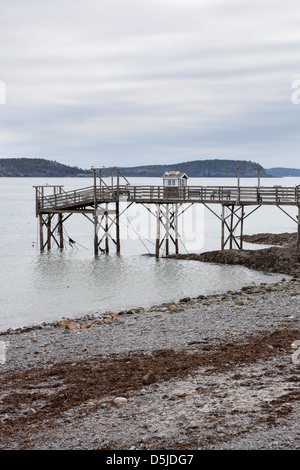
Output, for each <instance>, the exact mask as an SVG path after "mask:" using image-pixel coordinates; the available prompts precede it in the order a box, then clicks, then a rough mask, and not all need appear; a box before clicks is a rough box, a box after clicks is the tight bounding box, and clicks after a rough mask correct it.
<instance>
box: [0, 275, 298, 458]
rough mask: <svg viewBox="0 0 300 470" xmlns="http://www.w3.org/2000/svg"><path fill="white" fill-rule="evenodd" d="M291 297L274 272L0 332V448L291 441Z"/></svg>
mask: <svg viewBox="0 0 300 470" xmlns="http://www.w3.org/2000/svg"><path fill="white" fill-rule="evenodd" d="M299 296H300V279H299V278H298V277H296V276H295V277H293V278H291V279H286V277H285V276H284V275H283V277H282V279H281V281H278V282H276V283H270V284H266V283H262V284H259V285H257V284H255V285H250V286H244V287H243V288H241V289H239V290H237V291H227V292H224V293H220V294H212V295H200V296H198V297H194V298H190V297H186V298H182V299H181V300H180V301H179V302H176V303H175V302H167V303H163V304H161V305H155V306H153V307H152V308H151V309H144V308H141V307H140V308H138V309H131V310H126V311H122V312H118V313H117V312H111V313H106V314H105V315H104V316H103V318H94V319H91V318H88V317H87V316H86V317H84V318H81V319H77V320H68V319H63V320H61V321H59V322H52V323H51V324H45V325H44V326H36V327H28V328H27V327H26V328H25V329H22V330H21V329H20V330H19V331H16V330H13V331H12V332H7V333H6V334H2V335H1V336H0V341H2V342H3V344H5V346H6V350H5V353H6V360H5V361H4V362H3V361H2V363H1V364H0V368H1V376H0V382H1V393H2V400H1V401H0V449H2V450H19V449H20V450H31V449H32V450H94V449H95V450H107V449H110V450H113V449H114V450H153V449H154V450H155V449H156V450H158V449H162V450H163V449H170V450H171V449H174V450H181V449H190V450H237V449H250V450H256V449H270V450H275V449H276V450H279V449H283V450H295V449H299V448H300V432H299V411H300V409H299V404H300V392H299V386H298V385H299V375H298V374H299V362H300V351H299V348H300V346H299V344H300V332H299V321H300V314H299ZM297 342H298V343H297ZM298 351H299V354H298ZM298 356H299V357H298Z"/></svg>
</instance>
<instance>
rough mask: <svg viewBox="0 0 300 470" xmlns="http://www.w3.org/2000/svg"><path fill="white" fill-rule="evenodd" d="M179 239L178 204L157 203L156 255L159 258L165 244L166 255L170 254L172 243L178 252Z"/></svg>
mask: <svg viewBox="0 0 300 470" xmlns="http://www.w3.org/2000/svg"><path fill="white" fill-rule="evenodd" d="M178 239H179V234H178V204H156V243H155V257H156V258H159V252H160V249H161V248H162V246H163V244H164V245H165V254H166V256H168V255H169V254H170V245H171V244H173V246H174V247H175V253H176V254H178V251H179V250H178Z"/></svg>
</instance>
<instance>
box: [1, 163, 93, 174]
mask: <svg viewBox="0 0 300 470" xmlns="http://www.w3.org/2000/svg"><path fill="white" fill-rule="evenodd" d="M4 176H5V177H31V178H35V177H56V178H60V177H73V176H74V177H77V178H78V177H81V176H92V172H91V170H82V169H80V168H78V167H77V166H68V165H63V164H62V163H58V162H56V161H52V160H46V159H44V158H0V177H4Z"/></svg>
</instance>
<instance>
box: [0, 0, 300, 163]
mask: <svg viewBox="0 0 300 470" xmlns="http://www.w3.org/2000/svg"><path fill="white" fill-rule="evenodd" d="M299 16H300V12H299V8H298V5H297V2H296V0H287V1H286V2H285V3H284V4H283V3H282V2H278V1H269V0H261V1H259V2H258V1H257V0H254V1H251V2H250V1H245V2H239V1H238V0H235V1H234V0H232V1H228V0H226V1H225V0H210V1H208V0H202V1H201V2H199V1H198V0H197V1H196V0H185V2H182V1H179V0H172V1H171V0H152V1H151V2H148V1H146V0H98V1H94V0H86V1H84V2H83V1H82V0H73V1H71V0H64V1H63V2H62V1H61V0H59V1H58V0H53V1H51V2H47V3H46V2H41V1H38V0H27V1H26V2H24V1H21V0H11V1H10V2H7V4H5V5H3V6H2V12H1V17H0V80H3V81H4V82H5V85H6V103H7V104H6V105H1V104H0V124H1V131H0V155H1V156H3V157H21V156H28V157H45V158H53V159H57V160H58V161H61V162H62V163H67V164H71V165H73V164H74V165H78V166H81V167H85V168H89V167H90V166H91V165H95V164H101V165H110V164H115V165H126V166H129V165H135V164H143V163H145V164H146V163H152V162H153V163H159V162H162V163H163V162H169V163H173V162H176V161H185V160H189V159H197V158H216V157H217V158H232V157H234V158H235V157H236V158H241V159H243V158H246V159H255V160H256V161H258V162H259V163H261V164H262V165H264V166H266V167H268V166H279V165H283V164H284V165H285V166H299V164H298V154H299V132H298V122H299V113H300V105H299V106H297V105H295V104H293V103H292V101H291V95H292V88H291V87H292V81H293V79H296V78H297V77H298V78H300V70H299V75H298V76H297V73H298V68H297V67H298V55H299V52H298V51H299V39H300V31H299V28H298V25H299V19H300V18H299Z"/></svg>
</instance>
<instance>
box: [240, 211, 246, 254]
mask: <svg viewBox="0 0 300 470" xmlns="http://www.w3.org/2000/svg"><path fill="white" fill-rule="evenodd" d="M244 215H245V210H244V206H241V219H240V220H241V221H240V224H241V230H240V250H242V249H243V232H244Z"/></svg>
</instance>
